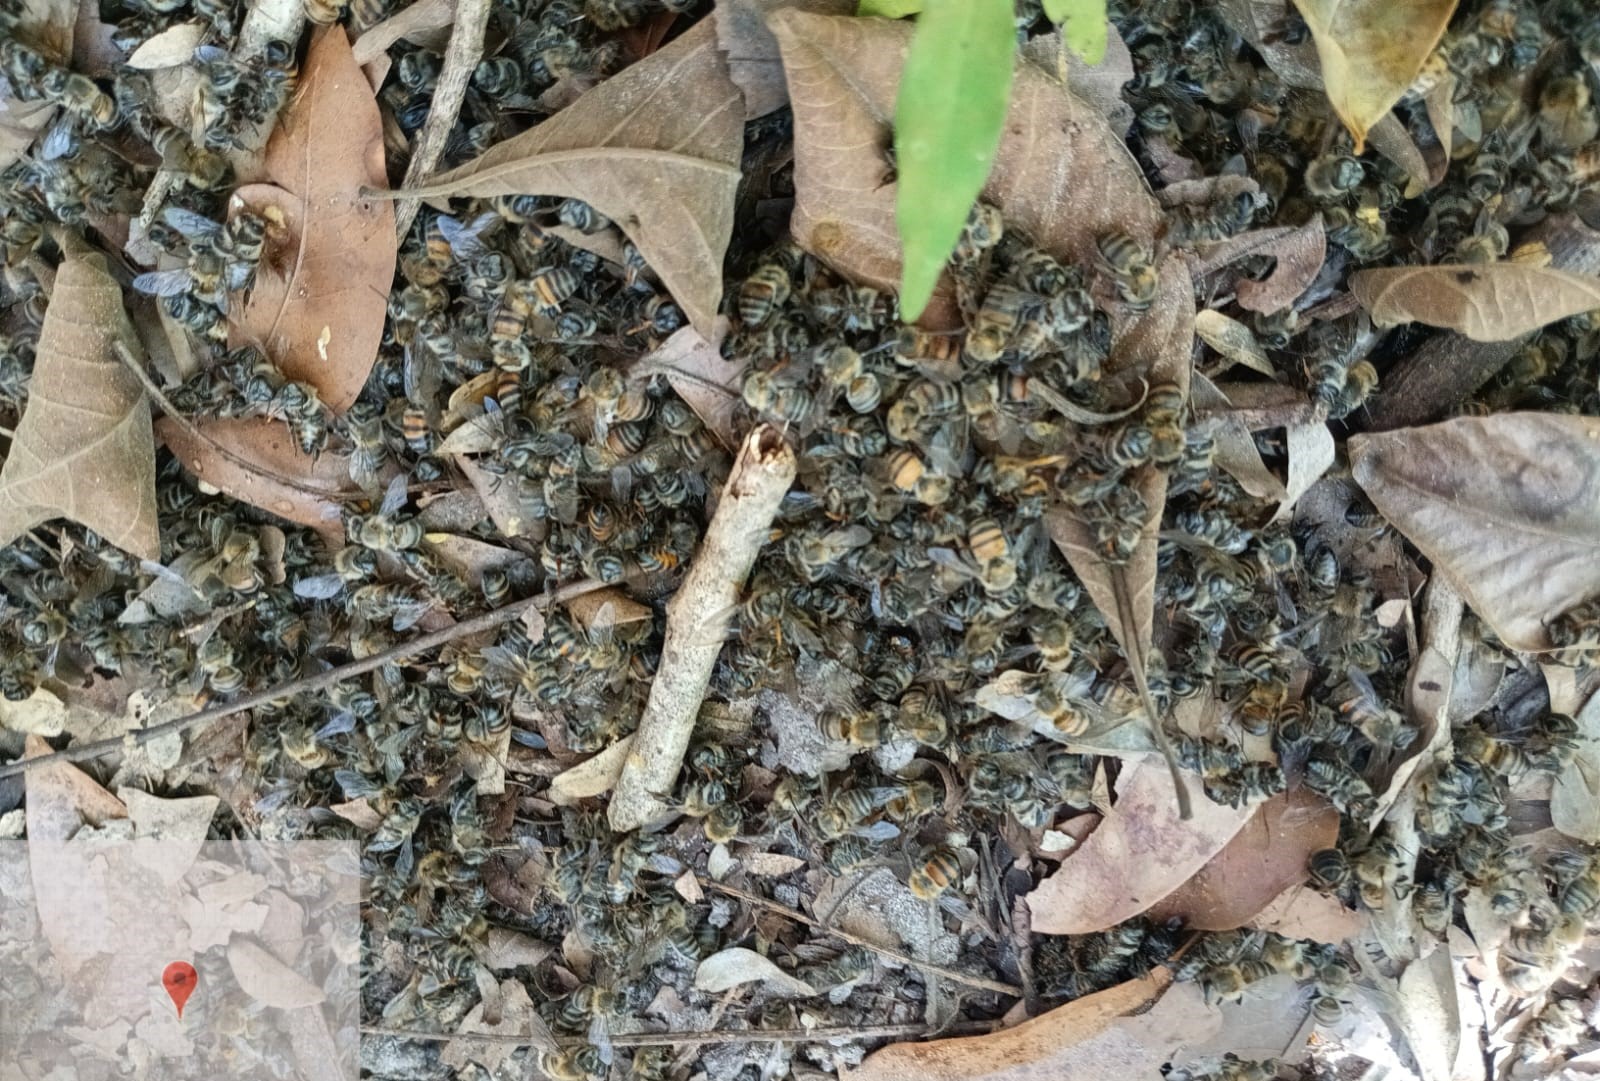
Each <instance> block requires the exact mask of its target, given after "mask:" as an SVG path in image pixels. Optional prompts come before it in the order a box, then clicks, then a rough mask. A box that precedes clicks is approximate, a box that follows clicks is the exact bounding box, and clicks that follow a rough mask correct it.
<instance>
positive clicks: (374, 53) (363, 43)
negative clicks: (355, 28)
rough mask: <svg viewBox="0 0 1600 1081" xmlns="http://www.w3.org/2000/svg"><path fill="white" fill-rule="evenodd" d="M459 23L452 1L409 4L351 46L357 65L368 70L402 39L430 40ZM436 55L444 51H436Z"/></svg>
mask: <svg viewBox="0 0 1600 1081" xmlns="http://www.w3.org/2000/svg"><path fill="white" fill-rule="evenodd" d="M454 20H455V5H454V4H453V3H451V2H450V0H418V2H417V3H414V4H408V5H407V6H405V7H403V8H401V9H400V10H399V11H397V12H396V13H395V14H393V15H391V16H389V17H388V18H387V19H385V20H383V21H382V22H381V23H379V24H378V25H376V26H374V27H372V28H371V29H370V30H367V31H365V32H363V33H362V35H361V36H360V37H358V38H356V40H355V41H354V42H352V43H351V46H350V52H351V54H352V55H354V56H355V58H356V63H357V64H359V65H361V66H362V67H366V66H367V65H368V64H370V63H372V62H373V61H374V60H376V59H378V58H379V57H380V56H382V55H384V54H385V53H386V52H388V51H389V46H391V45H393V44H394V43H395V42H397V41H399V40H400V39H401V38H406V39H408V40H411V39H415V38H424V37H427V36H428V34H429V31H434V30H442V29H444V28H445V27H447V26H449V25H450V24H451V22H453V21H454ZM434 51H436V52H440V51H442V49H436V50H434Z"/></svg>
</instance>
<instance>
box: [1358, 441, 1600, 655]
mask: <svg viewBox="0 0 1600 1081" xmlns="http://www.w3.org/2000/svg"><path fill="white" fill-rule="evenodd" d="M1350 461H1351V467H1352V469H1353V471H1354V474H1355V479H1356V482H1357V483H1358V484H1360V485H1361V487H1362V488H1363V489H1364V490H1365V491H1366V493H1367V495H1368V496H1369V497H1371V499H1372V501H1373V503H1374V504H1376V505H1377V508H1378V510H1379V511H1381V512H1382V513H1383V516H1384V517H1385V518H1387V519H1388V520H1389V521H1390V522H1392V523H1393V524H1394V526H1395V528H1396V529H1398V530H1399V531H1400V532H1401V533H1403V534H1404V535H1405V537H1406V539H1407V540H1409V541H1411V543H1413V544H1415V545H1416V546H1417V547H1418V548H1419V549H1421V550H1422V553H1423V554H1424V555H1426V556H1427V557H1428V558H1429V559H1430V560H1432V561H1433V564H1434V568H1435V571H1436V572H1438V573H1443V574H1444V575H1446V576H1447V577H1448V578H1449V579H1450V581H1451V583H1452V584H1453V585H1454V586H1455V587H1456V589H1457V590H1458V591H1459V592H1460V593H1461V595H1462V596H1463V597H1464V598H1466V601H1467V603H1468V604H1469V605H1471V607H1472V609H1473V610H1474V611H1475V612H1477V613H1478V615H1479V616H1480V617H1482V618H1483V619H1484V620H1485V621H1486V622H1487V623H1488V624H1489V625H1490V626H1491V627H1493V628H1494V630H1495V633H1496V634H1498V635H1499V636H1500V639H1501V640H1502V641H1503V642H1505V643H1506V644H1507V645H1508V646H1510V647H1511V648H1513V649H1528V650H1532V649H1545V648H1548V647H1549V645H1550V643H1549V639H1548V638H1547V636H1546V634H1545V624H1546V623H1548V622H1549V621H1550V620H1551V619H1553V618H1554V617H1556V616H1557V615H1559V614H1560V613H1561V612H1563V611H1565V610H1566V609H1568V608H1570V607H1572V606H1573V605H1574V604H1576V603H1578V602H1579V601H1582V600H1584V599H1585V598H1589V597H1593V596H1595V595H1596V594H1600V420H1596V419H1595V418H1593V417H1577V416H1563V415H1558V414H1549V413H1501V414H1497V415H1495V416H1490V417H1462V418H1458V419H1456V420H1450V421H1445V422H1444V423H1442V424H1433V425H1429V426H1427V427H1423V428H1409V429H1404V430H1401V431H1394V432H1383V433H1379V434H1374V435H1358V436H1353V437H1352V438H1351V440H1350Z"/></svg>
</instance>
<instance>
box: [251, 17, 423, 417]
mask: <svg viewBox="0 0 1600 1081" xmlns="http://www.w3.org/2000/svg"><path fill="white" fill-rule="evenodd" d="M266 173H267V176H268V178H269V179H270V180H271V181H272V183H271V184H251V185H249V186H247V187H246V189H245V190H243V191H241V192H240V193H239V199H238V200H233V201H232V202H234V203H238V202H239V201H243V202H244V203H246V204H248V205H249V207H250V208H251V209H252V210H254V211H256V212H257V213H262V212H268V211H274V210H275V211H277V212H278V213H281V214H282V215H283V217H284V219H285V222H286V224H285V226H284V227H283V232H284V233H286V234H287V235H286V236H282V237H278V238H275V240H274V243H272V244H271V247H270V250H269V251H268V254H267V257H266V258H265V259H263V260H262V263H261V267H260V269H259V270H258V271H257V272H256V284H255V288H254V290H253V291H252V292H251V294H250V297H249V300H248V301H247V302H246V303H245V304H243V305H242V306H236V307H235V308H233V309H232V310H231V311H230V312H229V332H228V339H229V345H230V346H233V347H238V346H241V345H246V344H253V343H254V344H260V345H261V346H263V347H264V348H265V349H266V351H267V353H268V355H270V356H271V357H272V359H273V360H274V361H276V362H277V364H278V367H280V368H281V369H283V372H284V374H285V375H287V376H288V377H289V378H291V379H299V380H301V381H303V382H306V383H309V384H311V385H312V386H314V387H316V388H317V393H318V394H319V395H320V396H321V398H322V400H323V401H324V402H325V403H326V404H327V405H328V406H329V408H331V409H332V410H333V411H334V412H336V413H342V412H344V410H346V409H348V408H349V407H350V405H351V403H352V402H354V401H355V400H356V395H357V394H359V393H360V392H361V387H362V384H364V383H365V382H366V381H367V373H368V372H370V371H371V370H372V363H373V361H374V360H375V359H377V355H378V342H379V339H381V338H382V337H383V321H384V317H385V314H386V310H387V305H388V296H389V285H390V282H391V280H392V278H393V276H394V261H395V254H396V240H395V235H394V207H393V206H392V205H390V203H389V202H388V201H386V200H384V199H380V198H375V197H372V196H368V195H365V194H363V189H365V188H368V187H374V186H375V187H382V186H384V185H385V184H386V182H387V178H386V174H385V171H384V162H383V122H382V120H381V118H380V117H379V115H378V104H377V100H376V99H375V98H374V97H373V93H372V88H371V87H370V86H368V85H367V81H366V79H365V77H364V76H363V75H362V74H361V68H360V66H359V65H357V64H356V62H355V57H354V56H352V55H351V52H350V41H349V39H348V38H347V37H346V36H345V32H344V29H343V28H342V27H337V26H335V27H329V28H327V29H324V30H321V31H318V33H317V36H316V37H315V38H314V39H313V40H312V43H311V50H310V52H309V53H308V54H307V56H306V61H305V63H304V65H302V67H301V69H300V82H299V89H298V90H296V92H295V96H294V98H293V100H292V101H291V102H290V104H289V107H288V108H287V109H286V110H285V111H284V114H283V117H282V118H281V120H280V121H279V123H278V126H277V128H276V130H275V131H274V132H273V134H272V138H271V140H269V141H268V143H267V151H266Z"/></svg>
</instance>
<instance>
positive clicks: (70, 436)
mask: <svg viewBox="0 0 1600 1081" xmlns="http://www.w3.org/2000/svg"><path fill="white" fill-rule="evenodd" d="M118 344H121V345H123V346H126V347H127V348H129V349H131V350H133V351H135V352H137V351H138V350H139V345H138V338H137V337H136V336H135V334H134V332H133V327H132V325H131V324H129V322H128V316H127V314H126V313H125V312H124V311H123V310H122V290H121V289H119V288H118V287H117V283H116V282H115V281H114V280H113V279H112V277H111V275H110V274H108V273H106V268H105V262H104V260H102V259H101V257H100V256H98V255H85V256H79V257H76V258H71V259H68V260H67V261H66V262H65V263H63V264H62V265H61V268H60V270H59V271H57V273H56V284H55V293H54V295H53V296H52V297H51V300H50V307H49V308H48V309H47V310H46V312H45V317H44V327H43V329H42V330H41V331H40V334H39V346H38V350H39V352H38V360H37V361H36V362H35V364H34V369H33V380H32V383H31V384H30V393H29V396H28V408H27V410H26V412H24V413H23V415H22V421H21V423H19V424H18V425H17V432H16V436H15V437H14V438H13V439H12V441H11V453H10V455H9V456H8V457H7V458H6V464H5V468H4V469H3V470H0V545H3V544H9V543H11V541H13V540H15V539H16V538H17V537H18V536H19V535H21V534H22V533H24V532H25V531H27V530H29V529H32V528H33V527H34V526H36V525H38V524H39V523H40V522H43V521H45V520H47V519H50V518H70V519H72V520H73V521H75V522H78V523H80V524H82V525H85V526H88V527H89V528H90V529H92V530H94V531H95V532H96V533H98V534H100V535H101V536H102V537H104V538H105V539H106V540H108V541H110V542H111V543H112V544H115V545H116V546H117V547H119V548H122V549H124V550H126V551H128V552H131V553H133V554H134V555H137V556H140V557H142V558H144V559H157V558H160V555H161V541H160V535H159V533H158V532H157V526H156V450H155V444H154V442H153V441H152V439H151V435H150V407H149V406H148V405H147V404H146V403H145V398H144V388H143V387H141V386H140V385H139V380H138V378H137V377H136V376H135V375H134V374H133V373H132V372H130V371H129V370H128V369H127V367H126V365H124V364H123V362H122V361H121V360H120V359H118V357H117V354H116V351H115V348H114V347H115V346H117V345H118Z"/></svg>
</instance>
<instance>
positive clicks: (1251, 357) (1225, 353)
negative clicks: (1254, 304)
mask: <svg viewBox="0 0 1600 1081" xmlns="http://www.w3.org/2000/svg"><path fill="white" fill-rule="evenodd" d="M1318 232H1319V233H1320V232H1321V230H1320V229H1319V230H1318ZM1194 332H1195V333H1196V334H1198V335H1199V336H1200V340H1201V341H1203V342H1205V343H1206V344H1207V345H1209V346H1210V347H1211V348H1213V349H1215V350H1216V351H1217V352H1218V353H1219V354H1221V356H1222V357H1223V358H1224V359H1226V360H1228V361H1230V362H1231V363H1233V364H1240V365H1243V366H1244V367H1246V368H1249V369H1250V370H1251V371H1253V372H1260V373H1261V374H1262V375H1265V376H1267V377H1269V378H1274V377H1276V376H1277V374H1278V372H1277V369H1275V368H1274V367H1273V366H1272V361H1270V360H1268V359H1267V351H1266V350H1265V349H1263V348H1262V347H1261V343H1260V342H1258V341H1256V336H1255V332H1254V331H1252V330H1251V329H1250V328H1249V327H1247V326H1245V325H1244V324H1243V323H1241V322H1239V321H1238V320H1237V319H1233V318H1230V317H1229V316H1226V315H1223V314H1222V313H1221V312H1218V311H1210V310H1207V311H1203V312H1196V313H1195V316H1194ZM1207 370H1208V371H1209V370H1210V369H1207ZM1226 370H1227V368H1226V366H1224V367H1222V368H1220V369H1218V371H1226ZM1212 374H1216V373H1212Z"/></svg>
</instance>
